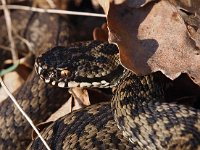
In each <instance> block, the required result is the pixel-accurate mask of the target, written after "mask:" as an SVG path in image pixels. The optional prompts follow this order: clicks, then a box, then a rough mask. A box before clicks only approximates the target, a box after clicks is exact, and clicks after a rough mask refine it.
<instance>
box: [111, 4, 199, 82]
mask: <svg viewBox="0 0 200 150" xmlns="http://www.w3.org/2000/svg"><path fill="white" fill-rule="evenodd" d="M126 2H127V1H126ZM126 2H124V3H121V4H119V5H115V4H114V3H110V8H109V12H108V16H107V22H108V28H109V31H110V32H109V40H110V42H114V43H116V44H117V45H118V47H119V49H120V58H121V62H122V64H123V65H124V66H125V67H127V68H129V69H131V70H133V71H134V72H135V73H137V74H149V73H151V72H156V71H162V72H163V73H164V74H165V75H166V76H168V77H169V78H171V79H175V78H177V77H178V76H179V75H180V74H181V73H187V74H188V75H189V76H190V77H191V78H192V79H193V80H194V81H195V82H196V83H197V84H198V85H200V76H199V74H200V72H199V71H200V55H199V50H198V49H196V46H195V43H194V41H193V40H192V39H191V38H190V36H189V34H188V29H187V26H186V25H185V22H184V20H183V19H182V17H181V16H180V15H179V12H178V10H177V8H176V7H175V6H173V5H172V4H171V3H169V2H168V1H164V0H163V1H159V2H158V3H154V2H149V3H148V4H146V5H143V7H140V8H133V7H129V5H130V4H129V5H128V4H127V3H126Z"/></svg>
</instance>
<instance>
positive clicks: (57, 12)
mask: <svg viewBox="0 0 200 150" xmlns="http://www.w3.org/2000/svg"><path fill="white" fill-rule="evenodd" d="M7 8H8V9H20V10H28V11H34V12H40V13H45V12H46V13H54V14H67V15H79V16H92V17H103V18H105V17H106V15H105V14H97V13H89V12H75V11H68V10H59V9H42V8H36V7H28V6H20V5H7ZM0 9H3V6H1V5H0Z"/></svg>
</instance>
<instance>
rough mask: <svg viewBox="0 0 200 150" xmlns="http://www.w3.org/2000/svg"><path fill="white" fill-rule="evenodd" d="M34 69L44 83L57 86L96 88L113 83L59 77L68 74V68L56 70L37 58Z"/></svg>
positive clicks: (110, 86)
mask: <svg viewBox="0 0 200 150" xmlns="http://www.w3.org/2000/svg"><path fill="white" fill-rule="evenodd" d="M35 71H36V73H37V74H38V75H39V77H40V78H41V79H42V80H43V81H45V83H48V84H52V85H53V86H58V87H61V88H72V87H81V88H89V87H98V88H112V87H113V86H115V85H111V84H110V83H108V82H107V81H105V80H102V81H100V82H91V83H90V82H77V81H73V80H70V81H69V80H67V79H66V78H61V77H60V78H59V76H64V77H66V76H69V75H70V72H69V71H68V70H64V69H62V70H57V69H53V68H52V67H49V66H48V65H47V64H45V63H42V62H40V60H39V58H37V59H36V61H35Z"/></svg>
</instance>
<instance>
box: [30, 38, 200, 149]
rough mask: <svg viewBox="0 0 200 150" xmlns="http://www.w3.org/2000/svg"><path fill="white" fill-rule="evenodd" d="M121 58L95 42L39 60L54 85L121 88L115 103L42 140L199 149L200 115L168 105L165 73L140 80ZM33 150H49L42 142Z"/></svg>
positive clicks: (80, 114) (61, 123)
mask: <svg viewBox="0 0 200 150" xmlns="http://www.w3.org/2000/svg"><path fill="white" fill-rule="evenodd" d="M118 57H119V56H118V50H117V48H116V47H115V46H114V45H112V44H108V43H103V42H98V41H91V42H85V43H75V44H72V45H71V46H69V47H67V48H66V47H55V48H53V49H51V50H50V51H47V52H46V53H44V54H43V55H41V56H40V57H38V58H37V60H36V65H35V66H36V70H37V72H38V74H39V75H40V77H41V78H42V79H43V80H45V82H47V83H51V84H52V85H57V86H59V87H75V86H79V87H113V86H115V85H117V86H116V89H115V90H114V96H113V98H112V100H111V106H110V103H102V104H98V105H92V106H90V107H88V108H85V109H82V110H78V111H76V112H72V113H71V114H69V115H66V116H64V117H62V118H60V119H59V120H57V121H56V122H55V123H53V124H51V125H50V126H49V127H48V128H47V129H45V130H44V131H43V132H42V135H43V137H44V138H45V139H46V140H47V143H48V144H49V145H50V147H51V148H52V149H193V150H194V149H200V111H199V110H198V109H195V108H192V107H189V106H184V105H179V104H176V103H167V102H166V101H165V96H164V92H165V84H166V83H164V81H163V80H162V74H161V73H160V72H156V73H153V74H150V75H146V76H136V75H135V74H134V73H132V72H131V71H128V70H126V69H124V68H123V67H122V66H121V65H120V63H119V58H118ZM113 115H114V116H113ZM117 126H118V128H119V129H117ZM122 133H123V136H122ZM128 140H129V141H130V142H131V143H130V142H128ZM29 149H45V148H44V147H43V145H42V144H41V142H40V140H39V139H38V138H37V139H35V140H34V141H33V142H32V143H31V145H30V146H29Z"/></svg>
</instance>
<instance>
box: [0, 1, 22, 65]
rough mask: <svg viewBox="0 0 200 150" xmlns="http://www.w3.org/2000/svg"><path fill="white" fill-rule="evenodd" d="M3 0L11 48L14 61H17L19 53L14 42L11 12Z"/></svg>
mask: <svg viewBox="0 0 200 150" xmlns="http://www.w3.org/2000/svg"><path fill="white" fill-rule="evenodd" d="M1 2H2V8H3V10H4V16H5V20H6V26H7V32H8V38H9V41H10V48H11V53H12V58H13V62H14V63H17V61H18V54H17V52H16V50H15V42H14V39H13V37H12V22H11V18H10V12H9V10H8V8H7V7H6V1H5V0H1Z"/></svg>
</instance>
